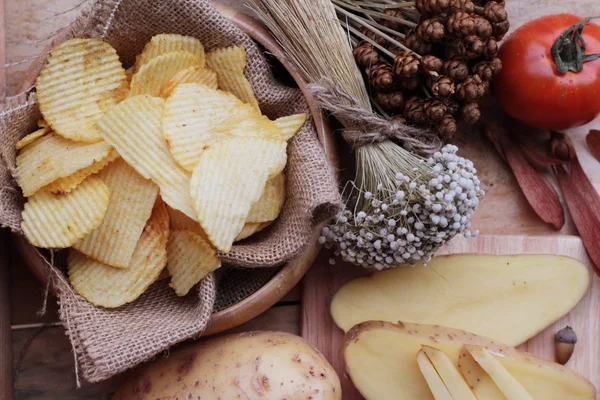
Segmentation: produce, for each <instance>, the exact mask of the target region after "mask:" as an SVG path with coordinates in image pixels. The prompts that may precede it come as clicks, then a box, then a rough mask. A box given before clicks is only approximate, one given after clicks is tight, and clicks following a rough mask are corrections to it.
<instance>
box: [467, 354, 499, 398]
mask: <svg viewBox="0 0 600 400" xmlns="http://www.w3.org/2000/svg"><path fill="white" fill-rule="evenodd" d="M458 370H459V371H460V373H461V374H462V376H463V378H465V380H466V381H467V383H468V384H469V387H470V388H471V390H473V393H475V396H476V397H477V398H478V399H486V400H506V397H505V396H504V395H503V394H502V392H501V391H500V389H498V386H496V384H495V383H494V381H493V380H492V378H490V376H489V375H488V374H487V372H485V371H484V369H483V368H481V366H480V365H479V364H477V361H475V359H474V358H473V356H472V355H471V354H470V353H469V351H468V350H467V349H466V348H465V346H463V347H462V348H461V350H460V354H459V355H458Z"/></svg>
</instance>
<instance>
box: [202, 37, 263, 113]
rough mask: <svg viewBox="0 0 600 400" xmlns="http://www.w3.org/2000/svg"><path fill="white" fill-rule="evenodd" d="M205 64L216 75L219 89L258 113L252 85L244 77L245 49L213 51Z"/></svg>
mask: <svg viewBox="0 0 600 400" xmlns="http://www.w3.org/2000/svg"><path fill="white" fill-rule="evenodd" d="M206 63H207V64H208V66H209V67H211V68H212V69H213V70H214V71H215V72H216V73H217V77H218V80H219V88H220V89H222V90H225V91H227V92H231V93H233V94H234V95H236V97H237V98H238V99H240V100H242V101H243V102H244V103H247V104H250V105H251V106H252V107H254V108H255V109H256V110H258V111H260V108H259V107H258V101H257V100H256V97H255V96H254V90H253V89H252V85H250V82H249V81H248V79H247V78H246V76H245V75H244V69H246V49H245V48H243V47H239V46H234V47H227V48H223V49H217V50H214V51H212V52H210V53H208V54H207V56H206Z"/></svg>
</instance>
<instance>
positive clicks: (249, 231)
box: [235, 221, 273, 242]
mask: <svg viewBox="0 0 600 400" xmlns="http://www.w3.org/2000/svg"><path fill="white" fill-rule="evenodd" d="M271 223H273V221H267V222H246V224H245V225H244V227H243V228H242V230H241V232H240V233H238V235H237V236H236V237H235V241H236V242H239V241H240V240H244V239H246V238H248V237H250V236H252V235H254V234H255V233H258V232H260V231H262V230H263V229H265V228H266V227H267V226H269V225H271Z"/></svg>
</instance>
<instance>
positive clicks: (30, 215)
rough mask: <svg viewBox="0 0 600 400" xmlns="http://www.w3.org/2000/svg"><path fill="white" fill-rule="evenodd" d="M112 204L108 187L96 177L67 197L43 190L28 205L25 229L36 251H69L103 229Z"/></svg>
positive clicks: (25, 213) (29, 199)
mask: <svg viewBox="0 0 600 400" xmlns="http://www.w3.org/2000/svg"><path fill="white" fill-rule="evenodd" d="M108 201H109V190H108V187H107V186H106V185H105V184H104V183H103V182H102V180H101V179H100V178H98V177H95V176H90V177H89V178H87V179H86V180H85V181H83V182H82V183H81V184H80V185H79V186H78V187H77V189H75V190H73V191H72V192H71V193H68V194H65V195H64V196H54V195H52V194H50V193H49V192H47V191H45V190H40V191H38V192H37V193H36V194H35V195H33V196H31V197H30V198H28V199H27V203H25V208H24V209H23V213H22V214H21V216H22V218H23V221H22V223H21V229H23V233H24V234H25V237H26V238H27V240H29V243H31V244H32V245H34V246H36V247H44V248H65V247H69V246H72V245H73V244H74V243H75V242H77V241H78V240H79V239H81V238H82V237H84V236H85V235H87V234H88V233H90V232H91V231H92V230H94V229H95V228H97V227H98V225H100V223H101V222H102V220H103V218H104V215H105V214H106V210H107V209H108Z"/></svg>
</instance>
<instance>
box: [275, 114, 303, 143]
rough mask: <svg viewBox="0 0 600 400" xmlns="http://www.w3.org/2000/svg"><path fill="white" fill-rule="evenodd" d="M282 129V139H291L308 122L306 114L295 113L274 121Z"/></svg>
mask: <svg viewBox="0 0 600 400" xmlns="http://www.w3.org/2000/svg"><path fill="white" fill-rule="evenodd" d="M273 122H274V123H275V125H276V126H277V127H278V128H279V130H280V131H281V138H280V139H281V140H290V139H291V138H292V137H294V135H295V134H296V133H298V131H299V130H300V128H302V125H304V123H305V122H306V114H304V113H300V114H293V115H288V116H286V117H281V118H277V119H276V120H275V121H273Z"/></svg>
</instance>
